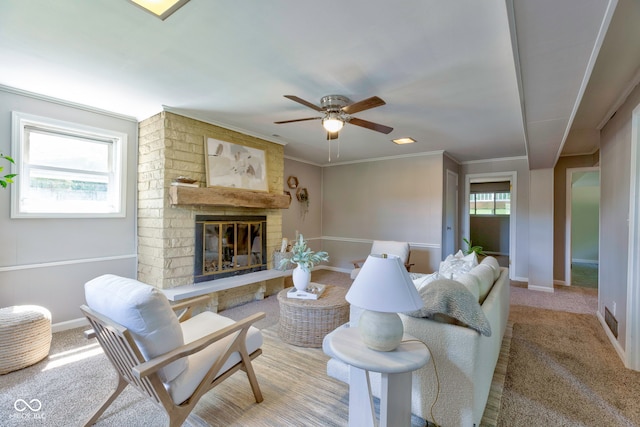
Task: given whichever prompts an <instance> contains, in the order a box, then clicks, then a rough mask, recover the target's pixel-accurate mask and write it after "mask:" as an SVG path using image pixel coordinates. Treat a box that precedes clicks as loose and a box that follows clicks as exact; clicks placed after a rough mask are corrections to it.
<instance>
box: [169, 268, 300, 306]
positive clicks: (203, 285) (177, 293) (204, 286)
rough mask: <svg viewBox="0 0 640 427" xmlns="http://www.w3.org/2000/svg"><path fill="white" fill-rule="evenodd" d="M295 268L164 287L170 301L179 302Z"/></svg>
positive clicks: (287, 273)
mask: <svg viewBox="0 0 640 427" xmlns="http://www.w3.org/2000/svg"><path fill="white" fill-rule="evenodd" d="M292 271H293V270H285V271H282V270H276V269H270V270H262V271H256V272H254V273H247V274H241V275H238V276H232V277H225V278H222V279H216V280H210V281H208V282H199V283H194V284H192V285H183V286H177V287H175V288H169V289H162V292H164V294H165V296H166V297H167V299H168V300H169V301H173V302H177V301H182V300H184V299H187V298H192V297H198V296H200V295H206V294H210V293H213V292H219V291H224V290H227V289H232V288H238V287H240V286H245V285H251V284H252V283H257V282H262V281H264V280H270V279H277V278H279V277H286V276H290V275H291V272H292Z"/></svg>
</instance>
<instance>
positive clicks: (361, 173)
mask: <svg viewBox="0 0 640 427" xmlns="http://www.w3.org/2000/svg"><path fill="white" fill-rule="evenodd" d="M323 175H324V176H323V181H322V182H323V190H322V193H323V204H322V234H323V236H324V238H323V247H324V248H325V250H327V251H328V252H329V254H330V256H331V262H330V264H331V266H333V267H336V268H342V269H350V268H352V265H351V263H350V261H351V260H354V259H358V258H362V257H364V256H366V255H367V254H368V253H369V250H370V249H371V242H372V241H373V240H399V241H408V242H410V243H411V246H412V254H411V261H412V262H414V263H415V264H416V265H415V266H414V269H412V271H417V272H431V271H434V270H435V269H437V266H438V263H439V261H440V258H441V254H440V244H441V237H442V204H443V202H442V198H443V155H442V154H441V153H437V154H431V155H423V156H416V157H407V158H396V159H386V160H380V161H371V162H362V163H353V164H343V165H335V166H329V167H325V168H324V169H323Z"/></svg>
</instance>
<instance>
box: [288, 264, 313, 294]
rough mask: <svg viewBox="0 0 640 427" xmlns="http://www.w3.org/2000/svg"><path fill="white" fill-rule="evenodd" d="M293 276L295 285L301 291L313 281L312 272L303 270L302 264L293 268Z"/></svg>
mask: <svg viewBox="0 0 640 427" xmlns="http://www.w3.org/2000/svg"><path fill="white" fill-rule="evenodd" d="M291 278H292V279H293V286H295V287H296V289H297V290H299V291H305V290H306V289H307V286H309V283H311V272H310V271H307V270H303V269H302V268H300V266H296V268H294V269H293V273H292V276H291Z"/></svg>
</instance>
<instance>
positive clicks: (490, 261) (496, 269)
mask: <svg viewBox="0 0 640 427" xmlns="http://www.w3.org/2000/svg"><path fill="white" fill-rule="evenodd" d="M480 264H487V265H489V266H491V268H492V269H493V281H494V282H495V281H496V280H498V277H500V264H499V263H498V260H497V259H495V258H494V257H492V256H488V257H485V258H484V259H483V260H482V262H481V263H480Z"/></svg>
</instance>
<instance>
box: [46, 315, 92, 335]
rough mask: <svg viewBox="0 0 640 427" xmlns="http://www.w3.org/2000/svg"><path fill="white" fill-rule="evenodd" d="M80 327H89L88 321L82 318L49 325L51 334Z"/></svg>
mask: <svg viewBox="0 0 640 427" xmlns="http://www.w3.org/2000/svg"><path fill="white" fill-rule="evenodd" d="M82 326H89V321H88V320H87V319H86V318H84V317H80V318H78V319H73V320H67V321H66V322H59V323H54V324H53V325H51V332H53V333H56V332H62V331H68V330H69V329H75V328H80V327H82Z"/></svg>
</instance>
